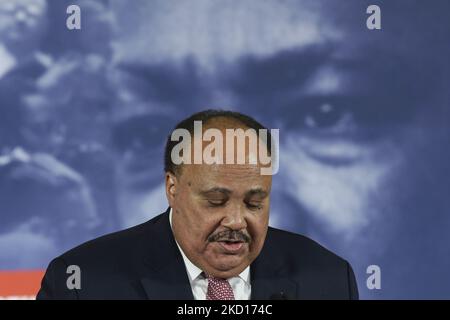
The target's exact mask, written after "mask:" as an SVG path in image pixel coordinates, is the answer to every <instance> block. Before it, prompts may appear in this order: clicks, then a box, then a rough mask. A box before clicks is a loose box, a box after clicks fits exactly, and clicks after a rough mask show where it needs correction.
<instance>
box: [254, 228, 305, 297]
mask: <svg viewBox="0 0 450 320" xmlns="http://www.w3.org/2000/svg"><path fill="white" fill-rule="evenodd" d="M285 267H286V264H285V262H284V260H283V257H282V256H280V254H279V250H278V248H277V247H276V245H275V244H274V243H273V242H272V241H271V231H270V228H269V231H268V233H267V237H266V241H265V243H264V247H263V249H262V250H261V253H260V254H259V256H258V257H257V258H256V260H255V261H254V262H253V263H252V265H251V268H250V270H251V271H250V273H251V286H252V294H251V299H252V300H290V299H298V298H299V285H298V283H297V282H296V281H294V280H293V279H291V278H290V277H289V276H288V275H289V272H286V270H284V269H285Z"/></svg>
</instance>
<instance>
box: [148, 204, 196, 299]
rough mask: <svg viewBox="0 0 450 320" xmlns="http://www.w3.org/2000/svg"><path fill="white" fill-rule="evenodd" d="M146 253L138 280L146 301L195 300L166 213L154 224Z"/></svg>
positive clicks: (167, 213)
mask: <svg viewBox="0 0 450 320" xmlns="http://www.w3.org/2000/svg"><path fill="white" fill-rule="evenodd" d="M151 234H152V238H151V239H148V241H149V242H150V243H149V250H148V253H147V254H146V255H145V258H144V264H145V265H146V267H147V272H146V274H145V276H143V277H142V278H141V279H140V282H141V285H142V287H143V288H144V291H145V293H146V295H147V298H148V299H151V300H153V299H154V300H162V299H168V300H175V299H176V300H178V299H180V300H189V299H194V296H193V294H192V290H191V286H190V283H189V278H188V275H187V272H186V267H185V265H184V261H183V258H182V256H181V253H180V252H179V250H178V247H177V245H176V242H175V239H174V237H173V234H172V229H171V228H170V223H169V209H168V210H167V211H166V212H165V213H164V214H163V215H161V217H160V219H159V220H158V221H156V222H155V224H154V227H153V230H152V233H151Z"/></svg>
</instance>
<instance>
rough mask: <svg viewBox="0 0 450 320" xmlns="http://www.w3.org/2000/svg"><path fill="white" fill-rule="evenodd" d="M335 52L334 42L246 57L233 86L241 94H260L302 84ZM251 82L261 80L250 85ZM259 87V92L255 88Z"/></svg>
mask: <svg viewBox="0 0 450 320" xmlns="http://www.w3.org/2000/svg"><path fill="white" fill-rule="evenodd" d="M331 53H332V46H331V45H314V46H310V47H307V48H300V49H290V50H284V51H280V52H278V53H276V54H274V55H272V56H269V57H267V58H255V57H251V56H250V57H246V58H243V59H242V61H241V64H240V68H239V71H238V73H237V75H235V76H232V77H231V79H230V80H229V81H230V85H231V87H232V88H233V89H234V90H236V91H237V92H240V93H241V94H247V95H252V94H260V92H261V90H262V89H264V90H268V91H272V92H273V91H276V90H278V89H290V88H292V87H295V86H298V85H301V84H302V83H304V82H305V81H306V80H307V79H308V77H309V76H310V75H311V74H312V73H313V72H314V70H316V69H317V68H318V67H319V66H320V65H322V64H323V63H325V62H326V61H327V60H328V59H329V57H330V54H331ZM249 83H257V85H256V86H253V87H252V86H249V85H248V84H249ZM253 90H255V92H253Z"/></svg>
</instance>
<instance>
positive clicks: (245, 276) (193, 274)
mask: <svg viewBox="0 0 450 320" xmlns="http://www.w3.org/2000/svg"><path fill="white" fill-rule="evenodd" d="M169 223H170V228H171V229H172V208H170V212H169ZM174 239H175V237H174ZM175 242H176V244H177V246H178V249H179V250H180V252H181V255H182V257H183V261H184V264H185V265H186V270H187V273H188V277H189V282H190V283H192V282H193V281H194V280H196V279H197V278H198V277H200V275H201V274H202V272H203V271H202V270H201V269H200V268H198V267H197V266H196V265H195V264H193V263H192V261H191V260H189V258H188V257H187V256H186V255H185V254H184V251H183V249H181V247H180V245H179V244H178V242H177V239H175ZM238 277H239V278H241V279H242V280H244V282H245V283H246V284H250V266H248V267H247V268H245V269H244V271H242V272H241V273H240V274H239V276H238Z"/></svg>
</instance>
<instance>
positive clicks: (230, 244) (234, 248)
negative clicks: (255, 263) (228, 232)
mask: <svg viewBox="0 0 450 320" xmlns="http://www.w3.org/2000/svg"><path fill="white" fill-rule="evenodd" d="M217 242H218V243H219V245H220V246H221V247H222V248H223V249H225V251H226V252H228V253H238V252H239V251H240V250H241V249H242V248H243V246H244V243H245V242H244V241H240V240H222V241H217Z"/></svg>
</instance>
